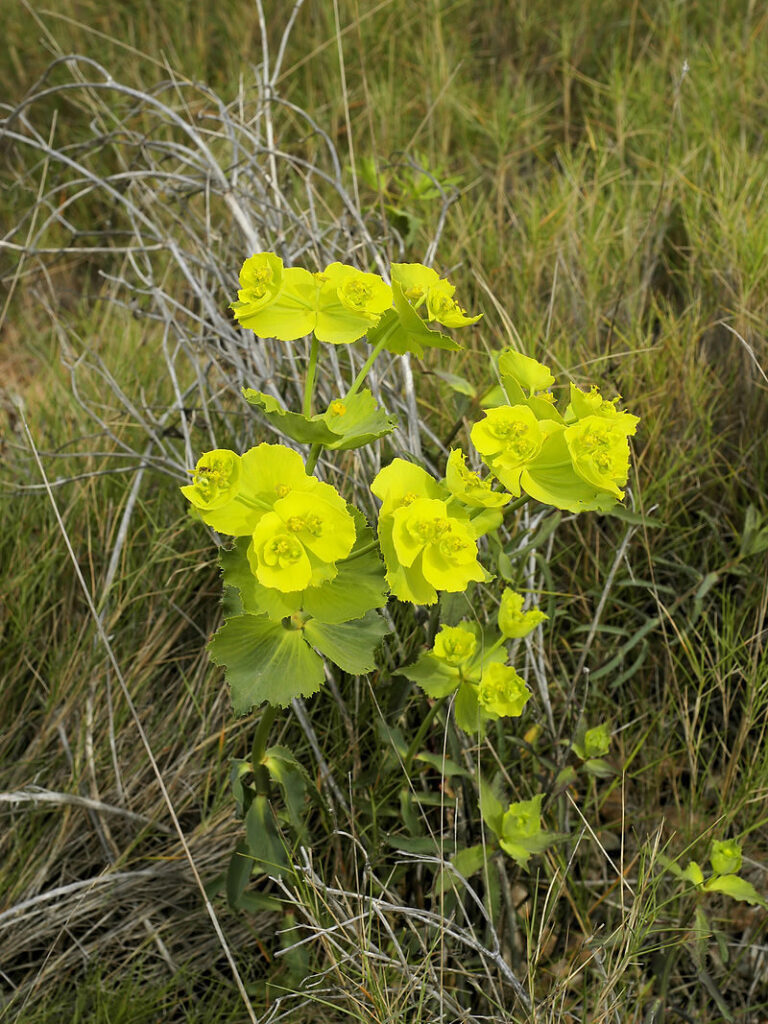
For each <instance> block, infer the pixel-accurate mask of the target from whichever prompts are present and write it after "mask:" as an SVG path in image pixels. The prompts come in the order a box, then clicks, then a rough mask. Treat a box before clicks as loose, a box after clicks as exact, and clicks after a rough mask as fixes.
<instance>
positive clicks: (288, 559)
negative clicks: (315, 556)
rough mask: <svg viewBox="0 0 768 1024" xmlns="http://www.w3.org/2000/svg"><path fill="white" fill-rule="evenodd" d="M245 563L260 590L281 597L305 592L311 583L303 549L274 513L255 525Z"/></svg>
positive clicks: (307, 557) (308, 564) (306, 558)
mask: <svg viewBox="0 0 768 1024" xmlns="http://www.w3.org/2000/svg"><path fill="white" fill-rule="evenodd" d="M248 561H249V563H250V566H251V570H252V572H253V574H254V576H256V578H257V579H258V581H259V583H261V585H262V586H264V587H274V588H275V589H276V590H280V591H282V592H283V593H291V592H292V591H295V590H305V589H306V588H307V587H308V586H309V585H310V582H311V580H312V563H311V562H310V560H309V556H308V554H307V552H306V550H305V548H304V545H303V544H302V543H301V541H300V540H299V539H298V538H297V537H296V535H295V534H294V533H293V532H291V530H290V528H289V527H288V525H287V524H286V523H284V522H283V520H282V519H281V518H280V516H279V515H278V514H277V513H276V512H268V513H267V514H266V515H265V516H263V517H262V518H261V519H260V521H259V522H258V524H257V526H256V529H255V530H254V531H253V538H252V540H251V544H250V546H249V548H248Z"/></svg>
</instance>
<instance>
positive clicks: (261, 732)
mask: <svg viewBox="0 0 768 1024" xmlns="http://www.w3.org/2000/svg"><path fill="white" fill-rule="evenodd" d="M276 715H277V708H276V707H274V706H273V705H272V704H267V706H266V707H265V708H264V710H263V711H262V713H261V718H260V719H259V724H258V725H257V726H256V732H255V734H254V737H253V744H252V746H251V764H252V765H253V776H254V781H255V786H256V792H257V793H258V794H259V795H260V796H269V772H268V771H267V769H266V768H265V766H264V765H263V764H262V763H261V762H262V760H263V758H264V751H265V750H266V749H267V739H268V738H269V731H270V729H271V728H272V723H273V722H274V720H275V716H276Z"/></svg>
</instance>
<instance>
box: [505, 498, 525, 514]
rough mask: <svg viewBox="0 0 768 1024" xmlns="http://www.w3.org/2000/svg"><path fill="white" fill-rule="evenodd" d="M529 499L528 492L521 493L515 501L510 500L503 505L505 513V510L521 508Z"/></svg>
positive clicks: (513, 510)
mask: <svg viewBox="0 0 768 1024" xmlns="http://www.w3.org/2000/svg"><path fill="white" fill-rule="evenodd" d="M530 500H531V496H530V494H523V495H521V496H520V497H519V498H518V499H517V500H516V501H511V502H510V503H509V505H506V506H505V507H504V512H505V514H506V513H507V512H516V511H517V510H518V509H519V508H522V507H523V505H525V504H526V503H527V502H529V501H530Z"/></svg>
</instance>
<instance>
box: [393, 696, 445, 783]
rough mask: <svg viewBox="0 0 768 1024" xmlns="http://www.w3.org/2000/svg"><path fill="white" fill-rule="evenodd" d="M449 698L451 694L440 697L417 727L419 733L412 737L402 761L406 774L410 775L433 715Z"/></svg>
mask: <svg viewBox="0 0 768 1024" xmlns="http://www.w3.org/2000/svg"><path fill="white" fill-rule="evenodd" d="M449 696H451V694H447V695H446V696H445V697H440V699H439V700H437V701H435V703H434V704H433V705H432V707H431V708H430V709H429V711H428V712H427V714H426V715H425V717H424V721H423V722H422V723H421V725H420V726H419V731H418V732H417V733H416V735H415V736H414V737H413V740H412V742H411V745H410V747H408V751H407V753H406V755H405V757H404V759H403V766H404V767H405V770H406V773H410V770H411V763H412V761H413V759H414V757H415V756H416V754H417V753H418V750H419V747H420V746H421V741H422V740H423V739H424V737H425V736H426V735H427V732H428V730H429V727H430V725H431V724H432V721H433V719H434V717H435V715H437V713H438V712H439V711H440V710H441V709H442V708H443V707H444V706H445V703H446V701H447V700H448V697H449Z"/></svg>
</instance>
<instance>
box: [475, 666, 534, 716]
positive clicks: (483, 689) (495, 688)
mask: <svg viewBox="0 0 768 1024" xmlns="http://www.w3.org/2000/svg"><path fill="white" fill-rule="evenodd" d="M530 696H531V693H530V690H529V689H528V687H527V686H526V685H525V682H524V681H523V680H522V679H521V678H520V676H519V675H518V674H517V672H516V671H515V669H514V668H512V666H511V665H500V664H499V663H498V662H491V664H490V665H487V666H486V667H485V668H484V669H483V674H482V677H481V679H480V685H479V687H478V692H477V699H478V703H479V704H480V707H481V708H482V709H483V711H484V712H485V713H486V714H487V715H491V716H492V717H494V718H517V717H519V716H520V715H521V714H522V713H523V708H524V707H525V705H526V704H527V703H528V700H529V699H530Z"/></svg>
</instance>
